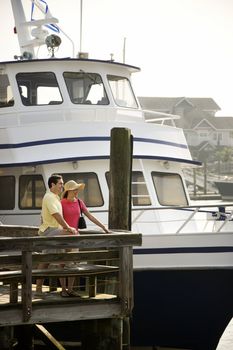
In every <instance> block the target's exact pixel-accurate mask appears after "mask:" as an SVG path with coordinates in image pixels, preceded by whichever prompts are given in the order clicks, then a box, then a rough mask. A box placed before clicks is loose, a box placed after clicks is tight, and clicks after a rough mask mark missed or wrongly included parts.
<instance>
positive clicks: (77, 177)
mask: <svg viewBox="0 0 233 350" xmlns="http://www.w3.org/2000/svg"><path fill="white" fill-rule="evenodd" d="M61 175H62V177H63V180H64V183H65V182H67V181H69V180H74V181H76V182H78V183H84V184H85V188H84V190H83V191H80V192H79V194H78V196H79V198H80V199H82V200H83V201H84V203H85V204H86V206H87V207H100V206H102V205H103V204H104V201H103V196H102V192H101V188H100V184H99V180H98V177H97V175H96V174H95V173H63V174H61Z"/></svg>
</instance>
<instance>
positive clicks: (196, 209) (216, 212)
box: [95, 203, 233, 234]
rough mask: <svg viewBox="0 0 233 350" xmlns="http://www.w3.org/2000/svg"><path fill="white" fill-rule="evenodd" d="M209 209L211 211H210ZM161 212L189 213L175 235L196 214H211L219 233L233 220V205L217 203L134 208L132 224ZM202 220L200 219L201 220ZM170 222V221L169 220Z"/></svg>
mask: <svg viewBox="0 0 233 350" xmlns="http://www.w3.org/2000/svg"><path fill="white" fill-rule="evenodd" d="M227 207H229V208H231V210H230V209H229V210H227V211H226V208H227ZM208 209H209V210H208ZM161 210H182V211H189V212H190V215H188V216H187V217H186V218H182V219H180V220H178V221H182V222H181V224H180V226H179V227H178V229H177V231H176V232H175V234H179V233H180V232H181V231H182V230H183V229H184V227H185V226H186V225H187V224H188V223H190V222H191V220H192V219H193V218H194V217H195V215H196V214H198V213H201V214H210V215H211V217H212V218H213V220H212V221H218V222H219V225H217V227H215V228H214V232H216V233H218V232H220V231H221V230H222V229H223V227H224V226H225V225H226V224H227V223H228V222H229V221H232V220H233V203H215V204H198V205H184V206H180V205H179V206H174V205H170V206H163V207H158V206H156V207H155V206H150V207H137V208H135V207H134V208H132V212H136V215H135V217H134V218H133V220H132V224H135V223H137V222H138V220H139V218H140V217H141V216H142V215H143V214H144V213H145V212H148V211H161ZM101 212H102V213H103V212H107V210H97V211H95V213H101ZM199 220H200V219H199ZM210 221H211V220H210V219H208V218H206V223H208V222H210ZM168 222H169V220H168Z"/></svg>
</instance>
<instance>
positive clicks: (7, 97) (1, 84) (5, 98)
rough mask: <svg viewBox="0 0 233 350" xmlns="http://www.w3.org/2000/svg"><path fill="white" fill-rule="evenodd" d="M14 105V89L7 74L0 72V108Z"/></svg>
mask: <svg viewBox="0 0 233 350" xmlns="http://www.w3.org/2000/svg"><path fill="white" fill-rule="evenodd" d="M13 105H14V99H13V95H12V89H11V86H10V82H9V79H8V75H7V74H2V73H1V70H0V107H10V106H13Z"/></svg>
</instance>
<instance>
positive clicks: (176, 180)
mask: <svg viewBox="0 0 233 350" xmlns="http://www.w3.org/2000/svg"><path fill="white" fill-rule="evenodd" d="M152 179H153V183H154V186H155V191H156V193H157V197H158V201H159V203H160V204H161V205H187V204H188V202H187V198H186V194H185V190H184V186H183V182H182V179H181V176H180V175H179V174H173V173H159V172H152Z"/></svg>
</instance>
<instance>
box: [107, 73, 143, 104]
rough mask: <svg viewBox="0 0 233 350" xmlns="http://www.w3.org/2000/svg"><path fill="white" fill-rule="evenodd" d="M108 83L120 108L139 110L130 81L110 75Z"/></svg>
mask: <svg viewBox="0 0 233 350" xmlns="http://www.w3.org/2000/svg"><path fill="white" fill-rule="evenodd" d="M107 78H108V82H109V85H110V88H111V90H112V94H113V97H114V100H115V102H116V104H117V105H118V106H120V107H128V108H138V104H137V101H136V98H135V96H134V93H133V89H132V87H131V84H130V81H129V80H128V79H127V78H125V77H119V76H116V75H108V76H107Z"/></svg>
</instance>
